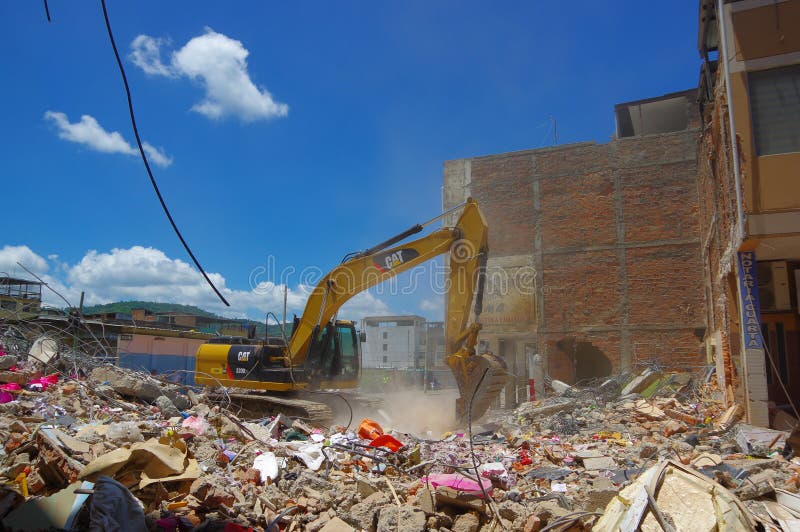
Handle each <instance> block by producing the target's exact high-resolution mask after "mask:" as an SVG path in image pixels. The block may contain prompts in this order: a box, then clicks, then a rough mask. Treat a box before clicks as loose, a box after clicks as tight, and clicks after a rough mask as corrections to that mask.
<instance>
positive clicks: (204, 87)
mask: <svg viewBox="0 0 800 532" xmlns="http://www.w3.org/2000/svg"><path fill="white" fill-rule="evenodd" d="M108 4H109V5H108V10H109V16H110V18H111V22H112V25H113V29H114V33H115V37H116V40H117V44H118V46H119V48H120V53H121V54H122V55H123V58H124V64H125V67H126V70H127V74H128V79H129V82H130V84H131V88H132V91H133V98H134V105H135V108H136V112H137V119H138V123H139V128H140V132H141V135H142V138H143V140H145V141H146V142H147V143H148V145H149V146H150V148H149V149H148V151H149V153H150V154H151V155H152V156H153V158H152V159H151V162H156V163H160V164H154V165H153V168H154V171H155V175H156V179H157V180H158V182H159V184H160V186H161V189H162V192H163V194H164V196H165V198H166V200H167V203H168V205H169V206H170V208H171V210H172V213H173V215H174V217H175V219H176V221H177V222H178V224H179V226H180V227H181V228H182V230H183V232H184V235H185V237H186V238H187V240H188V241H189V243H190V245H191V246H192V248H193V250H194V251H195V253H196V255H197V256H198V258H199V259H200V261H201V263H202V264H203V265H204V267H205V268H206V270H207V271H209V272H212V273H214V274H215V275H214V279H215V280H217V281H218V282H219V284H220V285H221V286H223V287H224V289H225V290H226V292H225V293H226V294H227V295H228V296H229V297H230V299H231V302H232V303H233V307H232V308H231V309H228V310H227V311H228V312H232V313H234V314H239V315H241V314H245V313H246V314H248V315H249V316H251V317H254V318H259V317H261V316H263V312H264V311H265V310H266V309H272V310H279V301H280V299H281V298H280V295H279V294H280V289H279V287H276V286H274V285H273V284H262V285H261V286H260V287H258V289H257V290H256V291H253V290H252V289H251V288H252V287H251V285H252V284H253V283H252V279H255V280H256V281H257V282H258V281H270V282H271V283H275V284H279V282H280V279H279V278H266V277H264V275H260V274H259V272H256V275H253V271H254V269H256V268H258V267H259V266H264V265H265V264H266V263H267V261H268V257H272V259H269V260H271V261H272V264H274V268H273V270H274V271H277V272H280V271H281V270H282V269H284V268H287V267H293V268H295V270H296V271H300V270H302V269H303V268H306V267H309V266H313V267H316V268H319V270H321V271H327V270H328V269H330V268H331V267H333V266H334V265H335V264H337V263H338V261H339V260H340V259H341V257H342V256H343V255H344V254H345V253H346V252H349V251H353V250H357V249H363V248H365V247H368V246H370V245H372V244H374V243H377V242H380V241H382V240H384V239H386V238H387V237H389V236H391V235H393V234H395V233H397V232H399V231H401V230H403V229H405V228H406V227H408V226H410V225H412V224H414V223H416V222H418V221H423V220H426V219H428V218H430V217H432V216H435V215H436V214H438V212H439V210H440V206H441V196H440V188H441V184H442V164H443V162H444V161H445V160H448V159H456V158H461V157H470V156H477V155H484V154H490V153H499V152H506V151H513V150H519V149H527V148H535V147H539V146H542V145H546V144H549V143H550V142H551V141H552V135H551V130H550V126H549V122H548V117H550V116H554V117H555V118H556V119H557V121H558V132H559V141H560V143H570V142H579V141H586V140H596V141H598V142H606V141H608V140H609V138H610V136H611V135H612V134H613V130H614V119H613V106H614V104H616V103H620V102H625V101H630V100H635V99H641V98H647V97H652V96H657V95H661V94H664V93H668V92H673V91H678V90H684V89H687V88H690V87H693V86H696V84H697V79H698V72H699V65H700V61H699V57H698V54H697V51H696V46H695V44H696V31H697V2H696V1H689V0H679V1H675V2H661V3H657V4H650V3H646V2H645V3H643V2H634V1H616V2H596V1H594V2H589V1H578V2H571V3H568V4H567V3H563V2H540V1H533V2H532V1H528V2H493V3H489V2H455V1H453V2H449V1H437V2H422V1H409V2H303V3H299V2H293V3H289V2H283V3H278V2H269V3H266V2H237V3H230V4H228V3H226V4H225V6H224V8H223V7H221V4H220V3H218V2H199V1H198V2H155V1H140V2H119V1H113V0H112V1H109V2H108ZM49 5H50V11H51V14H52V17H53V21H52V23H50V24H48V23H47V21H46V19H45V13H44V8H43V6H42V3H41V2H16V3H11V2H3V3H2V4H0V27H2V31H0V46H2V49H3V50H4V54H3V56H4V68H3V74H2V75H3V77H4V79H3V83H2V84H0V97H1V98H2V101H3V102H5V105H4V106H3V127H2V128H0V157H2V160H3V162H4V164H3V166H2V173H3V175H4V179H3V182H4V183H5V187H4V190H5V194H4V198H5V201H4V202H3V217H2V219H3V227H4V231H3V235H2V238H0V271H5V272H8V273H10V274H12V275H14V274H21V273H23V272H21V271H20V269H19V268H18V267H17V266H16V261H17V260H19V261H21V262H23V263H25V264H26V266H28V267H29V268H31V269H32V270H34V271H36V272H37V273H39V274H41V275H43V276H45V278H46V279H47V280H48V281H49V282H51V283H52V284H53V286H55V287H58V288H59V289H60V290H61V291H63V292H64V293H65V294H66V295H68V297H70V298H76V297H77V294H79V293H80V291H81V290H85V291H86V293H87V298H88V301H89V302H107V301H112V300H118V299H156V300H160V301H175V302H182V303H191V304H197V305H200V306H202V307H204V308H208V309H210V310H214V311H222V310H223V307H222V306H221V305H220V304H219V303H218V302H216V301H215V296H214V295H213V293H212V292H211V290H210V289H209V288H208V287H207V286H206V285H205V284H204V282H203V281H202V279H201V277H200V276H199V274H197V273H195V272H193V271H192V270H191V268H190V267H189V266H188V264H187V263H188V261H189V259H188V257H187V256H186V254H185V252H184V251H183V249H182V247H181V246H180V243H179V242H178V240H177V238H176V237H175V236H174V234H173V233H172V231H171V230H170V228H169V226H168V223H167V221H166V219H165V217H164V215H163V214H162V212H161V210H160V207H159V205H158V203H157V200H156V198H155V195H154V194H153V191H152V189H151V188H150V184H149V182H148V179H147V175H146V174H145V171H144V167H143V165H142V163H141V160H140V159H139V158H138V157H137V156H135V153H134V148H135V145H134V137H133V133H132V131H131V126H130V122H129V119H128V115H127V107H126V100H125V94H124V91H123V87H122V82H121V79H120V75H119V72H118V70H117V66H116V63H115V60H114V57H113V54H112V51H111V48H110V45H109V42H108V37H107V35H106V30H105V27H104V23H103V17H102V11H101V8H100V4H99V2H66V1H63V0H62V1H56V0H51V1H50V2H49ZM137 38H138V39H137ZM156 52H157V53H158V56H156ZM157 58H158V61H157V60H156V59H157ZM115 132H116V134H115ZM287 281H288V285H289V289H290V291H291V292H290V307H292V309H293V310H295V311H298V312H299V310H300V309H301V308H302V304H303V291H302V288H301V287H300V286H299V283H300V282H301V279H299V278H298V275H297V274H296V273H295V274H294V275H293V276H291V277H289V278H288V279H287ZM48 300H49V301H52V302H55V300H54V299H53V297H52V296H48ZM347 310H348V311H349V312H350V313H351V316H353V317H359V316H362V315H365V314H374V313H384V312H392V313H417V314H422V315H424V316H427V317H429V318H431V319H436V318H441V306H440V302H439V299H438V298H437V297H436V296H435V294H433V293H432V292H431V290H430V289H428V288H426V287H425V286H424V285H423V286H420V287H419V288H418V289H416V290H414V291H413V293H411V294H406V295H397V296H390V295H388V294H387V293H386V290H384V293H378V292H373V293H370V294H364V295H362V296H360V297H359V298H357V299H356V300H355V301H354V302H353V304H352V305H351V306H350V307H349V308H348V309H347Z"/></svg>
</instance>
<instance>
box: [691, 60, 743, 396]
mask: <svg viewBox="0 0 800 532" xmlns="http://www.w3.org/2000/svg"><path fill="white" fill-rule="evenodd" d="M729 131H730V129H729V122H728V107H727V98H726V94H725V83H724V78H723V77H722V69H720V70H719V72H718V75H717V82H716V85H715V90H714V101H713V102H708V103H706V104H705V105H704V113H703V129H702V134H701V137H700V142H699V146H698V151H699V156H700V164H699V165H698V172H697V188H698V195H699V203H698V212H699V216H698V220H699V224H700V235H701V238H702V243H703V246H702V250H701V251H702V259H703V266H704V268H703V269H704V282H705V288H706V296H707V298H708V301H707V312H708V318H707V320H708V322H709V327H708V335H707V338H708V340H709V341H710V342H714V343H715V344H716V345H714V347H713V349H714V354H715V356H716V357H717V358H718V359H720V360H719V362H720V363H719V364H718V368H720V369H722V371H721V372H718V378H719V379H720V383H721V384H723V385H724V387H725V389H726V397H727V399H728V400H729V401H733V400H738V401H740V402H741V401H742V399H743V390H742V389H741V387H740V382H741V380H740V370H741V368H740V367H739V360H738V359H739V355H738V353H739V347H740V343H741V342H740V338H739V334H740V330H739V324H738V315H737V313H738V310H737V309H738V306H737V301H736V296H735V292H734V291H733V290H732V287H731V284H732V283H733V282H734V274H733V272H734V271H735V270H734V268H735V253H736V251H737V249H738V247H739V245H740V243H741V238H740V236H738V235H737V233H736V227H735V224H736V186H735V179H734V173H733V162H732V160H731V152H730V150H729V149H727V148H726V147H727V146H730V145H731V144H730V135H729ZM720 373H721V375H720ZM723 376H724V378H721V377H723Z"/></svg>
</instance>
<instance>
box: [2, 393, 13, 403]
mask: <svg viewBox="0 0 800 532" xmlns="http://www.w3.org/2000/svg"><path fill="white" fill-rule="evenodd" d="M13 400H14V396H13V395H11V394H10V393H8V392H6V391H2V392H0V404H5V403H10V402H11V401H13Z"/></svg>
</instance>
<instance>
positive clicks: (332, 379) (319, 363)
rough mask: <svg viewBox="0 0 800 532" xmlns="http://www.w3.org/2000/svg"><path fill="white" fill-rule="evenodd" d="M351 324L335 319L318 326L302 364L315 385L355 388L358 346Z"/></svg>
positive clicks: (355, 333)
mask: <svg viewBox="0 0 800 532" xmlns="http://www.w3.org/2000/svg"><path fill="white" fill-rule="evenodd" d="M359 339H360V337H359V335H358V333H357V332H356V328H355V325H354V324H353V322H352V321H349V320H335V321H331V322H329V323H328V325H327V326H325V327H324V328H322V330H321V331H320V333H319V334H318V336H317V339H316V341H315V342H313V343H312V345H311V349H310V351H309V354H308V356H307V357H306V361H305V367H306V368H307V369H308V370H309V374H310V375H311V376H312V381H315V382H316V383H318V386H319V388H356V387H357V386H358V376H359V372H360V370H361V348H360V342H359Z"/></svg>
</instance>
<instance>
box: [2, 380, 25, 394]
mask: <svg viewBox="0 0 800 532" xmlns="http://www.w3.org/2000/svg"><path fill="white" fill-rule="evenodd" d="M21 389H22V386H20V385H19V384H17V383H16V382H9V383H7V384H0V390H2V391H4V392H18V391H20V390H21Z"/></svg>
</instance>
